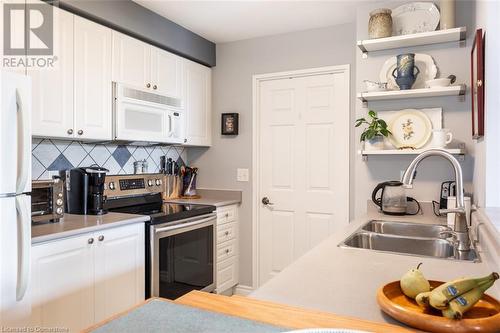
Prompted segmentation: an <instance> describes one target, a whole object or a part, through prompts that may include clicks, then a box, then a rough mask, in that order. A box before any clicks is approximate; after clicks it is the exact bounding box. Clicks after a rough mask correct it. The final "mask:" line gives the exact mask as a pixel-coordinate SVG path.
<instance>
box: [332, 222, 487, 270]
mask: <svg viewBox="0 0 500 333" xmlns="http://www.w3.org/2000/svg"><path fill="white" fill-rule="evenodd" d="M443 231H451V229H450V228H448V227H446V226H442V225H433V224H423V223H410V222H396V221H381V220H372V221H369V222H368V223H366V224H364V225H363V226H362V227H361V228H359V229H358V230H357V231H356V232H354V233H353V234H352V235H350V236H349V237H348V238H347V239H345V240H344V241H343V242H342V243H340V244H339V246H340V247H344V248H358V249H367V250H373V251H381V252H389V253H396V254H404V255H412V256H423V257H432V258H440V259H451V260H465V261H474V262H477V261H479V257H478V255H477V252H476V250H475V249H471V250H470V251H467V252H461V251H457V250H456V249H455V246H454V244H453V242H452V241H449V240H448V239H445V237H444V236H441V233H442V232H443Z"/></svg>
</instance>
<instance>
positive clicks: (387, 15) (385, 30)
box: [368, 8, 392, 38]
mask: <svg viewBox="0 0 500 333" xmlns="http://www.w3.org/2000/svg"><path fill="white" fill-rule="evenodd" d="M391 13H392V11H391V10H390V9H387V8H380V9H376V10H374V11H372V12H371V13H370V21H368V36H369V37H370V38H383V37H391V36H392V16H391Z"/></svg>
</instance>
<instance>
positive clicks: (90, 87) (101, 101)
mask: <svg viewBox="0 0 500 333" xmlns="http://www.w3.org/2000/svg"><path fill="white" fill-rule="evenodd" d="M111 40H112V39H111V29H109V28H106V27H104V26H102V25H99V24H96V23H94V22H91V21H89V20H86V19H84V18H81V17H78V16H77V17H75V104H74V105H75V107H74V110H75V136H76V137H77V138H79V139H94V140H101V139H102V140H110V139H111V136H112V124H111V122H112V112H113V110H112V85H111V48H112V42H111Z"/></svg>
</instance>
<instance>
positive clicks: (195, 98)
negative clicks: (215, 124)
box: [184, 61, 212, 146]
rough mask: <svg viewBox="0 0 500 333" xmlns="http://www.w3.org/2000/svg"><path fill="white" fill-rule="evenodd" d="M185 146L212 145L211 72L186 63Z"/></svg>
mask: <svg viewBox="0 0 500 333" xmlns="http://www.w3.org/2000/svg"><path fill="white" fill-rule="evenodd" d="M184 66H185V70H184V72H185V78H184V82H185V85H186V89H185V94H186V104H185V105H186V106H185V112H186V144H187V145H191V146H210V145H211V144H212V133H211V130H212V106H211V103H212V100H211V96H212V86H211V82H212V70H211V69H210V68H208V67H205V66H202V65H199V64H196V63H194V62H192V61H186V62H185V63H184Z"/></svg>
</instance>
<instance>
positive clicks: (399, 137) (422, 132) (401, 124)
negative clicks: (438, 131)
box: [389, 109, 432, 149]
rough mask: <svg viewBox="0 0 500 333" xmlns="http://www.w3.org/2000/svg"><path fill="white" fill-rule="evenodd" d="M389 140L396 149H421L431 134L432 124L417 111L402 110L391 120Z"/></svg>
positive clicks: (425, 116)
mask: <svg viewBox="0 0 500 333" xmlns="http://www.w3.org/2000/svg"><path fill="white" fill-rule="evenodd" d="M389 130H390V131H391V132H392V135H390V136H389V140H390V141H391V143H392V144H393V145H394V146H395V147H396V148H398V149H399V148H415V149H418V148H421V147H423V146H424V145H425V144H426V143H427V141H429V139H430V137H431V134H432V122H431V120H430V119H429V117H428V116H427V115H426V114H425V113H423V112H422V111H419V110H412V109H408V110H403V111H401V112H400V113H399V114H398V115H397V116H395V117H394V118H392V119H391V121H390V123H389Z"/></svg>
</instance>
